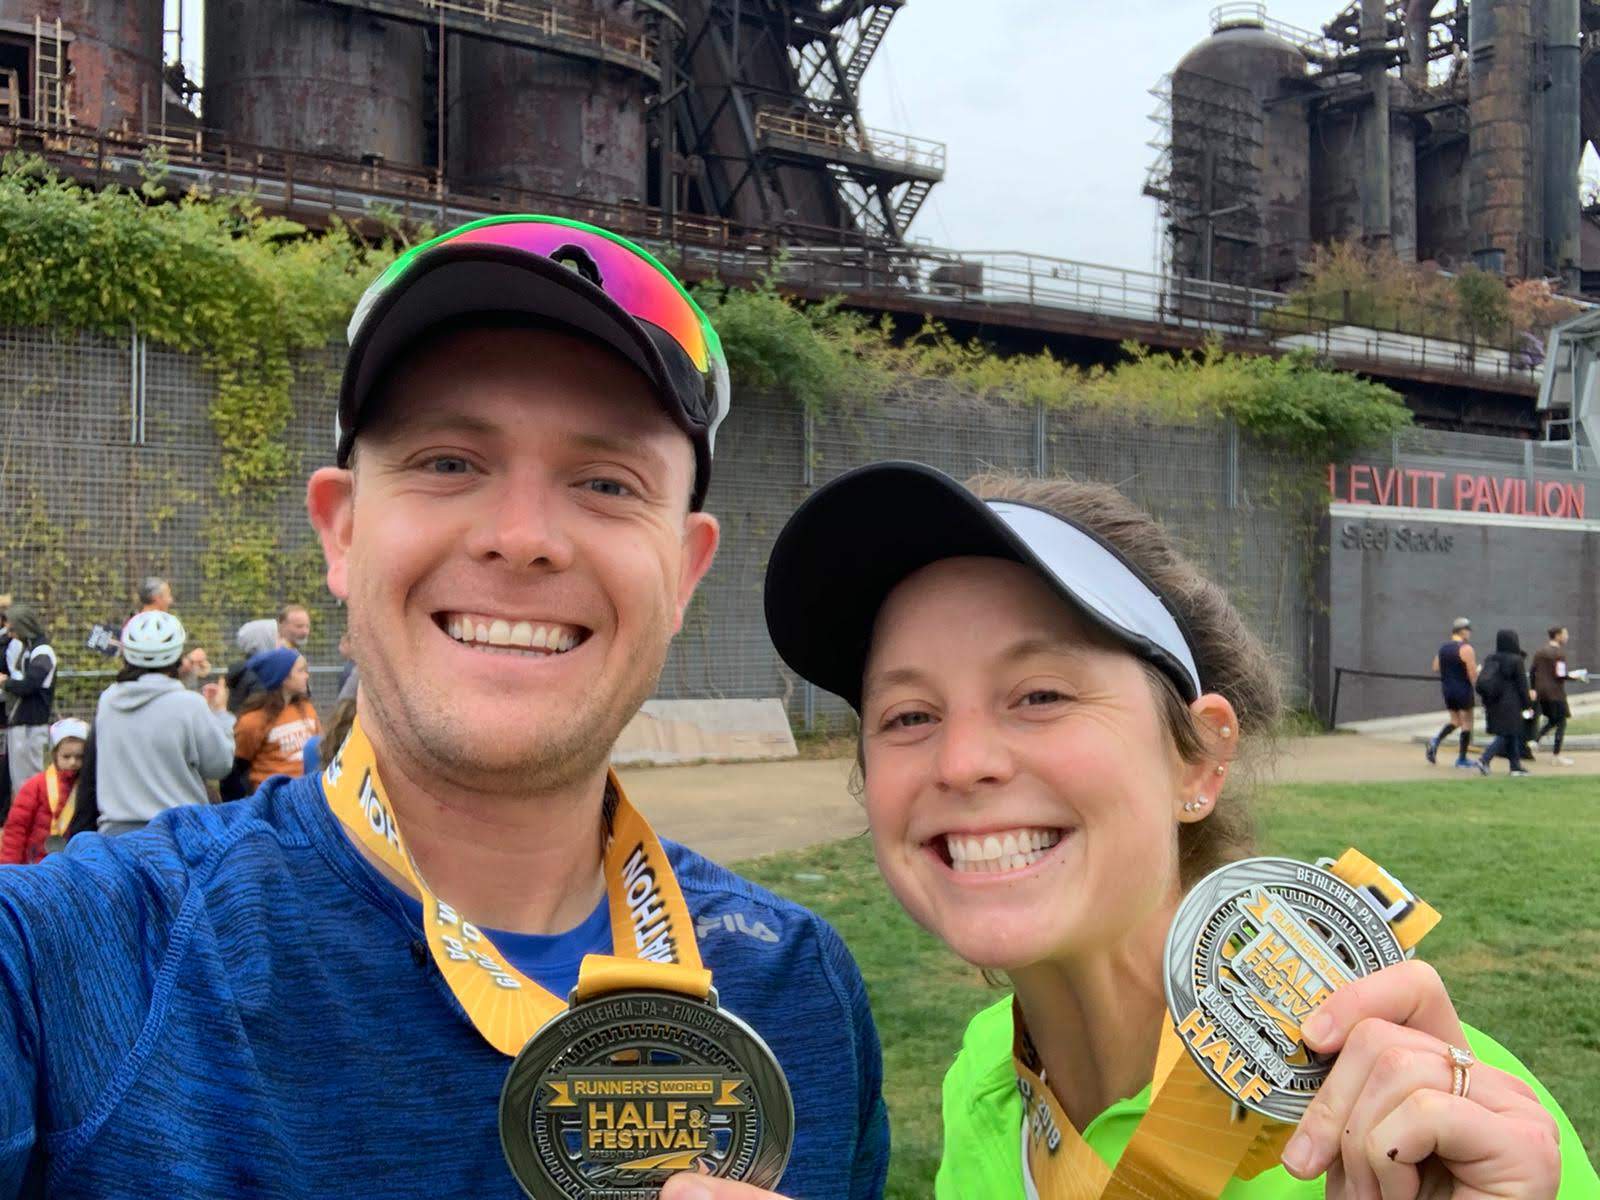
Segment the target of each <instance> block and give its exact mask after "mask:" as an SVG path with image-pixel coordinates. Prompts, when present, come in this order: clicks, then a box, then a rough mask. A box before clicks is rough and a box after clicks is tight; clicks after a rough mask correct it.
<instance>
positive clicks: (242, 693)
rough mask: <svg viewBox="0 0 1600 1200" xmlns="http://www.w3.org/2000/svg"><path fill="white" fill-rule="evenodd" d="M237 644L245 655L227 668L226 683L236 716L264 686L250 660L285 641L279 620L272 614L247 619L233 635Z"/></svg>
mask: <svg viewBox="0 0 1600 1200" xmlns="http://www.w3.org/2000/svg"><path fill="white" fill-rule="evenodd" d="M234 644H235V645H236V646H238V647H239V650H240V652H241V653H242V654H243V656H244V657H242V658H241V659H239V661H238V662H236V663H234V664H233V665H232V666H231V667H229V668H228V673H227V675H226V677H225V682H226V683H227V685H228V708H229V709H230V711H232V712H233V713H234V714H235V715H237V714H238V712H239V709H240V708H241V707H242V706H243V705H244V702H245V701H246V700H248V699H250V697H251V696H253V695H254V694H255V693H256V692H258V691H260V690H261V685H260V683H259V682H257V680H256V677H255V675H254V674H252V673H251V671H250V660H251V659H252V658H254V657H255V656H256V655H258V654H265V653H266V652H267V651H268V650H276V649H278V648H279V647H280V646H281V645H282V644H283V643H282V642H280V641H279V640H278V623H277V621H275V620H273V619H272V618H271V617H262V618H261V619H260V620H259V621H246V622H245V623H244V624H243V625H241V626H239V632H238V633H237V634H235V635H234Z"/></svg>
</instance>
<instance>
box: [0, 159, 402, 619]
mask: <svg viewBox="0 0 1600 1200" xmlns="http://www.w3.org/2000/svg"><path fill="white" fill-rule="evenodd" d="M143 173H144V177H145V178H144V183H143V185H142V186H141V187H140V188H139V189H138V190H137V191H133V190H128V189H123V188H106V189H103V190H100V191H95V190H94V189H92V188H88V187H84V186H82V185H80V184H77V183H75V182H73V181H71V180H68V179H64V178H62V177H60V176H59V175H57V174H55V173H54V172H52V171H50V170H49V169H47V168H46V167H45V166H44V165H43V163H42V161H41V160H39V159H38V158H36V157H31V156H22V155H11V156H8V157H7V158H6V159H5V160H4V161H3V163H0V324H4V325H15V326H40V327H49V328H58V329H74V330H92V331H95V332H99V333H102V334H106V335H109V336H114V337H122V336H126V335H127V333H128V330H129V329H130V327H133V328H137V329H138V331H139V332H140V333H141V334H142V335H143V336H144V337H145V338H147V339H148V340H149V341H151V342H153V343H155V344H157V345H160V346H164V347H167V348H170V349H173V350H179V351H187V352H190V353H193V354H196V355H198V356H199V357H200V358H201V360H202V361H203V362H204V364H205V366H206V367H207V368H208V370H209V371H210V373H211V374H212V376H213V378H214V381H215V391H214V395H213V398H212V401H211V406H210V418H211V425H212V428H213V429H214V430H215V432H216V435H217V438H218V440H219V442H220V443H221V445H222V456H221V461H220V464H219V467H218V472H217V476H216V478H215V480H214V484H215V487H216V491H217V497H218V503H217V506H216V508H215V510H214V511H213V512H211V513H210V514H209V516H208V519H207V522H206V548H207V551H208V552H207V553H206V554H205V555H203V561H204V564H205V577H204V584H203V588H204V595H203V596H202V599H204V600H205V601H207V602H208V603H211V604H215V605H218V606H225V607H227V608H230V609H239V608H242V609H246V610H249V611H258V612H259V611H270V608H271V606H272V605H273V604H274V603H275V602H276V600H277V599H278V597H277V596H276V595H275V591H276V589H275V587H274V579H275V574H276V571H277V560H278V557H279V551H280V544H279V533H278V530H277V529H276V528H275V527H274V526H273V524H272V522H271V521H270V519H268V518H267V517H266V516H265V515H264V514H265V513H266V512H267V511H268V508H269V505H268V504H266V503H264V501H267V500H269V499H270V498H271V497H272V496H273V495H274V494H276V492H277V490H278V489H280V488H282V487H283V486H285V485H286V484H288V483H289V482H290V478H289V476H290V472H291V470H292V454H291V451H290V449H289V447H288V445H287V444H286V442H285V438H284V433H285V430H286V429H287V428H288V425H289V421H290V419H291V418H292V416H293V414H294V404H293V398H292V384H293V381H294V364H295V358H296V356H297V355H298V354H301V353H303V352H305V351H309V350H314V349H317V348H320V347H322V346H326V345H327V344H328V343H329V342H330V341H332V340H334V339H335V338H337V337H338V336H339V335H340V334H341V332H342V330H343V326H344V323H345V321H346V320H347V319H348V318H349V315H350V312H351V310H352V308H354V306H355V302H356V299H357V298H358V297H359V296H360V294H361V291H362V289H363V288H364V287H365V285H366V283H367V282H368V281H369V280H370V279H372V278H373V277H374V276H375V275H376V274H377V272H378V271H380V270H381V269H382V268H383V267H384V266H386V265H387V264H388V263H389V262H390V261H391V260H392V259H393V257H394V254H395V253H396V245H395V242H394V239H392V238H390V239H384V240H380V241H377V242H372V241H368V240H366V239H363V238H361V237H360V236H358V235H357V234H356V232H355V231H353V230H352V229H350V228H349V227H347V226H343V225H339V224H335V225H334V227H333V228H331V229H330V230H328V231H327V232H326V233H325V234H321V235H317V236H311V235H309V234H308V233H307V231H306V230H305V229H304V228H303V227H302V226H300V225H298V224H296V223H294V222H292V221H288V220H284V219H282V218H277V217H269V216H266V215H264V214H263V213H262V212H261V211H260V210H259V209H258V208H257V207H255V206H254V205H252V204H250V203H248V202H243V201H239V200H236V199H229V200H226V201H223V200H211V199H209V198H207V197H205V196H203V195H200V194H191V195H188V196H185V197H183V198H182V199H178V200H176V201H173V200H170V199H169V198H168V197H167V195H166V192H165V189H164V187H163V186H162V184H161V182H160V180H161V177H162V174H163V164H162V162H161V161H160V160H159V159H158V158H157V159H152V160H149V161H147V163H146V164H145V168H144V172H143Z"/></svg>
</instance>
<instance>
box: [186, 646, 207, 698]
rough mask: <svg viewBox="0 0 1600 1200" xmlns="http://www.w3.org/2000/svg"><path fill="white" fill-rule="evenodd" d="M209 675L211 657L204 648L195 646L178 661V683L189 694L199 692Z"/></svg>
mask: <svg viewBox="0 0 1600 1200" xmlns="http://www.w3.org/2000/svg"><path fill="white" fill-rule="evenodd" d="M209 674H211V656H210V655H208V654H207V653H206V648H205V647H204V646H196V647H195V648H194V649H193V650H190V651H187V652H186V653H185V654H184V656H183V657H182V658H180V659H179V660H178V682H179V683H181V684H183V686H184V687H186V688H188V689H189V690H190V691H191V692H197V691H199V690H200V685H201V684H202V683H204V682H205V678H206V676H207V675H209Z"/></svg>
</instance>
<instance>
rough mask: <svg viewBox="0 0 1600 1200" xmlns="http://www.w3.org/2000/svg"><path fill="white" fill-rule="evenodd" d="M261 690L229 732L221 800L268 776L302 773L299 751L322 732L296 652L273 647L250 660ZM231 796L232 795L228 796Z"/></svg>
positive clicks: (249, 789) (301, 660)
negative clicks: (229, 761) (228, 765)
mask: <svg viewBox="0 0 1600 1200" xmlns="http://www.w3.org/2000/svg"><path fill="white" fill-rule="evenodd" d="M249 666H250V670H251V671H253V672H254V673H255V676H256V678H257V679H258V680H259V681H260V683H261V685H262V686H261V690H260V691H259V692H257V693H256V694H254V695H253V696H251V697H250V699H249V700H247V701H245V704H244V707H243V708H242V709H240V711H239V721H238V724H237V725H235V726H234V730H233V774H232V775H231V776H229V778H228V780H227V781H226V782H227V784H228V785H229V786H228V787H227V788H226V789H225V790H224V792H223V799H236V798H238V797H240V796H245V795H248V794H249V793H251V792H253V791H255V790H256V788H258V787H260V786H261V785H262V784H263V783H264V782H266V781H267V780H268V779H269V778H271V777H272V776H274V775H288V776H290V777H293V778H298V777H299V776H300V775H301V774H303V773H304V764H303V759H302V755H301V751H302V750H304V749H305V744H306V742H307V741H308V740H309V739H310V738H312V737H315V736H316V735H317V734H319V733H321V732H322V726H321V724H320V723H319V722H318V721H317V710H316V709H315V708H313V707H312V705H311V695H310V690H311V672H310V670H309V669H308V668H307V667H306V660H305V657H304V656H303V655H302V654H300V653H299V652H298V651H296V650H289V649H286V648H279V649H277V650H268V651H267V652H266V653H265V654H258V655H256V656H255V657H254V658H252V659H251V660H250V663H249ZM230 793H232V794H230Z"/></svg>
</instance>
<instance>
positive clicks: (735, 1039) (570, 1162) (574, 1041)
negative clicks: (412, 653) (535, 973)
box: [322, 720, 794, 1200]
mask: <svg viewBox="0 0 1600 1200" xmlns="http://www.w3.org/2000/svg"><path fill="white" fill-rule="evenodd" d="M322 788H323V793H324V795H326V797H327V800H328V807H329V808H330V809H331V810H332V811H333V814H334V816H335V817H337V818H338V820H339V823H340V824H341V825H342V826H343V827H344V830H345V833H346V834H347V835H348V836H349V837H350V839H351V840H352V841H354V842H355V843H356V844H357V845H359V846H361V847H362V848H363V849H365V850H366V852H367V853H368V854H369V855H370V856H371V857H373V858H374V859H376V860H377V861H378V862H380V863H382V864H383V865H384V866H385V867H386V868H388V870H389V871H390V872H392V873H393V874H394V875H396V876H398V877H399V878H401V879H403V880H405V881H406V882H407V883H408V884H409V885H410V886H411V887H412V888H413V889H414V890H415V891H416V893H417V894H418V895H419V896H420V897H421V899H422V912H423V932H424V933H425V934H426V936H427V940H428V949H429V950H430V952H431V953H432V955H433V961H434V964H435V965H436V966H437V967H438V968H439V972H440V974H441V975H442V976H443V977H444V979H445V981H446V983H448V984H449V986H450V990H451V992H453V993H454V995H455V997H456V999H457V1000H458V1001H460V1003H461V1007H462V1008H463V1009H464V1010H465V1011H466V1014H467V1016H468V1018H469V1019H470V1020H471V1021H472V1024H473V1027H474V1028H475V1029H477V1031H478V1033H479V1034H480V1035H481V1036H482V1037H483V1039H484V1040H485V1041H486V1042H488V1043H489V1045H491V1046H493V1047H494V1048H495V1049H496V1050H498V1051H500V1052H501V1053H502V1054H505V1055H506V1056H508V1057H512V1058H514V1059H515V1061H514V1062H513V1063H512V1066H511V1072H510V1074H509V1075H508V1076H507V1078H506V1083H505V1087H504V1089H503V1090H502V1093H501V1098H500V1120H499V1125H500V1140H501V1145H502V1147H503V1148H504V1150H505V1154H506V1159H507V1161H508V1162H509V1163H510V1164H511V1169H512V1172H513V1173H514V1174H515V1175H516V1177H517V1181H518V1182H519V1183H520V1184H521V1185H522V1187H523V1189H524V1190H525V1191H526V1192H527V1193H528V1194H529V1195H530V1196H532V1197H534V1198H535V1200H547V1198H548V1200H653V1198H654V1197H655V1196H656V1195H657V1193H658V1191H659V1189H660V1185H661V1184H662V1183H663V1182H664V1181H665V1180H666V1179H667V1177H668V1176H669V1175H671V1174H673V1173H674V1172H676V1171H699V1172H702V1173H704V1174H708V1175H720V1176H723V1177H725V1178H729V1179H741V1180H746V1181H748V1182H750V1183H754V1184H757V1185H758V1186H761V1187H772V1186H773V1185H775V1184H776V1183H777V1182H778V1179H779V1177H780V1176H781V1175H782V1174H783V1168H784V1164H785V1163H786V1162H787V1161H788V1159H789V1148H790V1145H791V1143H792V1142H793V1140H794V1105H793V1102H792V1101H791V1099H790V1097H789V1085H788V1083H787V1081H786V1080H785V1079H784V1077H783V1070H782V1069H781V1068H780V1067H779V1065H778V1060H777V1059H776V1058H774V1057H773V1054H772V1051H770V1050H769V1049H767V1047H766V1044H765V1043H763V1042H762V1040H761V1039H760V1038H759V1037H757V1036H756V1034H755V1032H754V1031H753V1030H751V1029H750V1027H749V1026H747V1025H746V1024H744V1022H742V1021H740V1020H739V1019H738V1018H737V1017H734V1016H731V1015H730V1014H728V1013H725V1012H723V1011H722V1010H721V1009H720V1008H718V1007H717V999H716V993H715V992H714V991H713V990H712V987H711V972H710V971H708V970H706V969H705V968H704V967H702V966H701V965H700V950H699V947H698V946H697V945H696V944H695V937H694V925H693V922H692V921H691V919H690V913H689V906H688V904H687V903H685V901H684V898H683V891H682V889H681V888H679V886H678V881H677V879H676V877H675V876H674V875H673V872H672V864H671V863H670V862H669V861H668V859H667V854H666V851H665V850H664V849H663V848H662V846H661V842H660V841H659V840H658V839H657V837H656V835H655V833H654V832H653V831H652V830H651V828H650V826H649V823H648V822H646V821H645V819H644V817H643V816H641V815H640V814H639V812H638V810H636V809H635V808H634V807H633V806H632V805H631V804H629V803H628V799H627V797H626V796H624V795H623V794H622V788H621V786H620V785H619V784H618V783H617V781H616V779H615V777H613V778H611V779H610V780H609V781H608V789H609V794H610V801H609V803H608V806H607V807H608V810H609V820H608V828H607V831H606V832H607V836H606V840H605V848H604V853H603V854H602V856H601V866H602V869H603V871H604V874H605V881H606V895H607V903H608V907H609V909H610V914H611V942H612V947H613V953H612V954H611V955H600V954H591V955H589V956H588V957H587V958H585V959H584V961H583V965H582V967H581V969H580V970H579V973H578V986H577V988H576V989H574V991H573V993H572V1006H571V1007H570V1008H569V1007H568V1006H567V1005H565V1004H563V1003H562V1002H561V1000H560V999H559V998H558V997H557V996H554V995H552V994H551V993H550V992H549V991H548V990H546V989H545V988H543V987H541V986H539V984H538V983H536V982H535V981H534V980H532V979H530V978H528V977H527V976H525V975H523V974H522V972H520V971H518V970H517V968H516V967H515V966H514V965H512V964H511V963H510V962H509V961H508V960H507V959H506V958H505V956H504V955H503V954H501V953H500V951H499V950H498V949H496V948H495V945H494V942H493V940H492V939H491V938H490V937H489V936H488V935H487V934H485V933H484V932H483V930H481V929H478V928H477V927H476V926H474V925H473V924H472V923H471V922H470V921H467V920H465V919H464V918H463V917H462V916H461V914H460V913H458V912H456V910H455V909H453V908H451V907H450V905H448V904H446V903H445V902H444V901H442V900H440V899H439V898H438V897H437V896H436V895H434V893H433V891H432V890H431V889H430V888H429V887H428V885H427V882H426V881H425V880H424V879H423V878H422V875H421V873H420V872H419V871H418V870H417V866H416V863H415V862H414V861H412V858H411V855H410V853H409V852H408V851H407V850H406V845H405V838H404V835H403V834H402V832H401V829H400V825H399V822H398V821H397V820H396V819H395V815H394V810H393V809H392V808H391V807H390V805H389V801H388V798H387V797H386V796H385V794H384V789H383V784H382V781H381V780H380V779H379V778H378V766H377V761H376V759H375V757H374V755H373V751H372V744H371V742H369V741H368V740H367V736H366V734H365V732H364V731H363V730H362V728H361V722H360V721H359V720H357V721H356V723H355V724H354V725H353V726H351V729H350V736H349V737H348V738H347V739H346V740H345V743H344V745H343V746H341V747H340V748H339V752H338V753H337V754H336V755H334V757H333V761H332V762H330V763H329V764H328V769H327V770H326V771H324V772H323V775H322Z"/></svg>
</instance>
